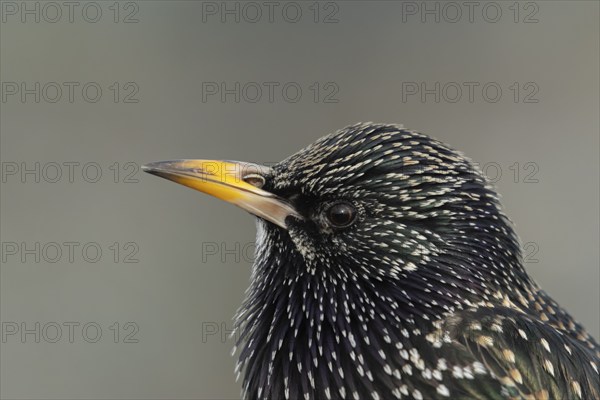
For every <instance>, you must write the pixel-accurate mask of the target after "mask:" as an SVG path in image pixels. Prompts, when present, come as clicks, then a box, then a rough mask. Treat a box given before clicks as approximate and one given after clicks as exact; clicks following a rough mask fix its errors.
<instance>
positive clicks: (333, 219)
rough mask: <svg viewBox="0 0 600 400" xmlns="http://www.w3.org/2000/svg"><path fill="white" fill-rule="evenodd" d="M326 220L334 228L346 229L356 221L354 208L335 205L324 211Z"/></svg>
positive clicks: (350, 205)
mask: <svg viewBox="0 0 600 400" xmlns="http://www.w3.org/2000/svg"><path fill="white" fill-rule="evenodd" d="M326 215H327V219H328V220H329V223H331V225H332V226H334V227H336V228H346V227H348V226H350V225H352V223H353V222H354V220H355V219H356V208H354V206H353V205H352V204H348V203H335V204H333V205H331V206H330V207H329V208H328V209H327V211H326Z"/></svg>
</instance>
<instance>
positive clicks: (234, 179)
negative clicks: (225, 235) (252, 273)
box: [142, 160, 302, 228]
mask: <svg viewBox="0 0 600 400" xmlns="http://www.w3.org/2000/svg"><path fill="white" fill-rule="evenodd" d="M142 170H144V171H145V172H148V173H150V174H153V175H158V176H160V177H161V178H165V179H169V180H171V181H173V182H177V183H179V184H181V185H184V186H187V187H190V188H192V189H196V190H199V191H201V192H204V193H206V194H210V195H211V196H214V197H216V198H218V199H221V200H225V201H226V202H229V203H232V204H235V205H236V206H238V207H240V208H243V209H244V210H246V211H248V212H250V213H252V214H254V215H256V216H258V217H261V218H263V219H265V220H267V221H270V222H272V223H274V224H276V225H278V226H280V227H282V228H286V223H285V219H286V218H287V217H288V216H290V215H291V216H294V217H296V218H298V219H302V217H301V216H300V214H298V212H297V211H296V210H295V209H294V207H292V206H291V205H290V204H289V203H288V202H287V201H286V200H284V199H282V198H280V197H278V196H276V195H274V194H272V193H270V192H267V191H265V190H262V189H261V187H262V186H263V184H264V182H265V177H266V176H268V175H269V172H270V169H269V168H268V167H264V166H261V165H258V164H251V163H245V162H237V161H215V160H174V161H159V162H153V163H150V164H146V165H143V166H142Z"/></svg>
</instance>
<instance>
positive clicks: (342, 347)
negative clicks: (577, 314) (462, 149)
mask: <svg viewBox="0 0 600 400" xmlns="http://www.w3.org/2000/svg"><path fill="white" fill-rule="evenodd" d="M144 170H145V171H146V172H149V173H152V174H155V175H159V176H161V177H164V178H167V179H169V180H173V181H175V182H178V183H181V184H183V185H186V186H189V187H192V188H194V189H197V190H200V191H202V192H205V193H208V194H211V195H213V196H216V197H218V198H220V199H223V200H225V201H228V202H231V203H233V204H236V205H238V206H239V207H241V208H243V209H245V210H247V211H249V212H250V213H252V214H254V215H256V216H257V217H258V218H257V229H258V233H257V238H256V257H255V262H254V265H253V268H252V276H251V282H250V288H249V290H248V292H247V297H246V300H245V301H244V303H243V305H242V306H241V308H240V310H239V312H238V315H237V318H236V321H237V323H236V326H237V329H238V330H239V343H238V346H239V349H240V350H239V362H238V364H237V367H236V371H237V373H238V376H239V375H242V376H243V397H244V398H247V399H256V398H261V399H262V398H267V399H318V400H321V399H338V398H339V399H392V398H407V399H444V398H451V399H467V398H468V399H504V398H514V399H552V400H554V399H584V400H587V399H600V375H599V370H600V346H599V345H598V343H597V342H596V341H595V340H594V339H593V338H592V337H590V336H589V335H588V334H587V333H586V331H585V329H584V328H583V327H582V326H581V325H579V324H578V323H577V322H575V321H574V319H573V318H572V317H571V316H570V315H569V314H568V313H567V312H566V311H565V310H564V309H562V308H561V307H560V306H559V305H558V304H557V303H556V302H554V301H553V300H552V299H551V298H550V297H549V296H548V295H547V294H546V293H545V292H544V291H542V290H541V289H540V288H539V287H538V286H537V285H536V283H535V282H534V281H533V280H532V279H531V278H530V277H529V276H528V275H527V273H526V271H525V269H524V268H523V259H522V256H521V248H520V244H519V241H518V239H517V236H516V234H515V233H514V231H513V228H512V226H511V223H510V221H509V220H508V218H507V217H506V216H505V215H504V214H503V212H502V210H501V207H500V204H499V201H498V196H497V194H496V192H495V191H494V189H493V187H492V186H491V185H490V184H489V183H488V182H487V181H486V179H485V177H484V176H483V175H482V173H481V172H480V171H479V170H478V169H477V168H476V167H475V166H474V164H473V163H472V162H471V161H470V160H469V159H467V158H466V157H465V156H463V155H462V154H461V153H459V152H457V151H455V150H452V149H451V148H450V147H448V146H447V145H445V144H443V143H441V142H439V141H437V140H435V139H432V138H430V137H428V136H426V135H423V134H421V133H418V132H414V131H411V130H407V129H404V128H402V127H401V126H398V125H388V124H373V123H367V124H357V125H353V126H349V127H347V128H344V129H342V130H340V131H338V132H336V133H333V134H330V135H328V136H325V137H323V138H321V139H319V140H318V141H316V142H315V143H313V144H312V145H310V146H308V147H306V148H305V149H303V150H301V151H300V152H298V153H296V154H294V155H292V156H291V157H289V158H287V159H285V160H283V161H282V162H280V163H278V164H276V165H274V166H272V167H270V168H267V167H262V166H259V165H256V164H249V163H237V162H231V161H209V160H178V161H166V162H158V163H152V164H148V165H146V166H144Z"/></svg>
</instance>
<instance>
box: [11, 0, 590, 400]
mask: <svg viewBox="0 0 600 400" xmlns="http://www.w3.org/2000/svg"><path fill="white" fill-rule="evenodd" d="M465 3H467V4H465ZM0 7H1V11H2V15H1V18H2V20H1V25H0V46H1V50H0V80H1V82H2V93H1V94H2V101H1V103H0V107H1V110H0V120H1V122H0V128H1V135H0V136H1V142H0V144H1V153H0V156H1V161H2V184H1V195H0V204H1V220H2V224H1V230H0V234H1V242H2V266H1V270H0V294H1V298H0V300H1V305H0V312H1V314H0V319H1V322H2V332H1V333H2V341H1V343H0V345H1V348H2V351H1V352H0V379H1V381H0V396H1V397H2V398H3V399H51V398H52V399H55V398H60V399H117V398H118V399H167V398H169V399H236V398H238V397H239V392H240V384H239V383H236V382H235V377H234V373H233V367H234V363H235V360H234V359H233V358H232V357H231V356H230V351H231V349H232V346H233V340H232V339H228V334H229V331H230V330H231V328H232V325H233V324H232V322H231V319H232V316H233V314H234V313H235V311H236V309H237V307H238V306H239V304H240V303H241V301H242V299H243V297H244V290H245V288H246V287H247V286H248V279H249V274H250V266H251V264H252V254H253V253H252V252H253V250H254V248H253V241H254V234H255V228H254V221H253V218H252V217H251V216H249V215H248V214H246V213H244V212H243V211H241V210H239V209H236V208H234V207H233V206H230V205H228V204H225V203H223V202H220V201H218V200H216V199H213V198H210V197H208V196H205V195H202V194H200V193H197V192H193V191H191V190H189V189H186V188H184V187H182V186H178V185H175V184H172V183H169V182H167V181H165V180H161V179H158V178H156V177H153V176H150V175H145V174H142V172H141V171H140V169H139V166H140V165H141V164H143V163H145V162H149V161H157V160H166V159H173V158H214V159H232V160H246V161H254V162H260V163H265V164H269V163H271V164H272V163H274V162H277V161H279V160H281V159H283V158H285V157H286V156H288V155H290V154H292V153H293V152H295V151H297V150H299V149H300V148H302V147H303V146H305V145H307V144H309V143H311V142H312V141H314V140H315V139H317V138H318V137H320V136H322V135H324V134H326V133H329V132H332V131H334V130H336V129H339V128H342V127H344V126H346V125H348V124H351V123H355V122H359V121H377V122H389V123H392V122H393V123H403V124H404V125H405V126H406V127H408V128H411V129H416V130H419V131H421V132H424V133H427V134H430V135H432V136H434V137H437V138H439V139H441V140H443V141H445V142H447V143H449V144H450V145H451V146H453V147H454V148H457V149H460V150H462V151H464V152H465V153H466V154H467V155H468V156H469V157H471V158H472V159H474V160H475V161H477V162H478V163H480V166H481V167H482V168H483V170H484V172H485V173H486V174H487V175H488V177H489V178H490V179H492V180H493V181H494V182H495V183H496V185H497V187H498V190H499V192H500V193H501V194H502V196H503V197H502V198H503V203H504V206H505V209H506V212H507V213H508V214H509V216H510V217H511V218H512V220H513V221H514V222H515V224H516V229H517V232H518V233H519V235H520V237H521V239H522V241H523V244H524V250H525V254H526V263H527V265H526V267H527V269H528V270H529V272H530V273H531V274H532V275H533V276H534V278H535V279H536V280H537V281H538V282H539V283H540V284H541V286H542V287H544V288H545V289H546V290H547V291H548V292H549V293H550V294H551V295H552V296H553V297H554V298H555V299H556V300H557V301H558V302H559V303H560V304H561V305H563V306H564V307H565V308H567V309H568V310H569V311H570V312H572V313H573V314H574V316H576V318H577V319H578V320H580V321H581V322H582V323H583V324H584V325H585V326H586V327H587V328H588V329H589V331H590V332H591V333H592V334H593V335H594V336H595V337H596V338H598V337H599V336H600V316H599V305H600V289H599V286H600V270H599V253H598V247H599V246H598V243H599V232H598V226H599V198H598V197H599V176H598V175H599V74H598V71H599V33H600V32H599V22H598V21H600V18H599V3H597V2H590V1H582V2H577V1H568V2H567V1H552V2H550V1H534V2H522V3H515V2H475V3H468V2H404V3H402V4H401V3H394V2H387V1H381V2H367V1H335V2H312V1H310V2H277V1H275V2H271V3H266V4H265V3H264V2H250V3H244V2H200V1H126V2H104V1H96V2H85V1H84V2H72V3H68V4H66V5H65V4H64V3H63V2H33V1H31V2H30V1H25V2H23V1H2V2H1V3H0Z"/></svg>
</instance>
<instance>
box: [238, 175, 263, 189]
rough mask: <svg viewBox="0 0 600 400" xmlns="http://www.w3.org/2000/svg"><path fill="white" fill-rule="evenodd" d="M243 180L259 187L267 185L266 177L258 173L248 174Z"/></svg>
mask: <svg viewBox="0 0 600 400" xmlns="http://www.w3.org/2000/svg"><path fill="white" fill-rule="evenodd" d="M243 180H244V182H246V183H249V184H251V185H252V186H256V187H257V188H259V189H260V188H261V187H263V186H264V185H265V178H264V177H263V176H261V175H258V174H248V175H246V176H244V178H243Z"/></svg>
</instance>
